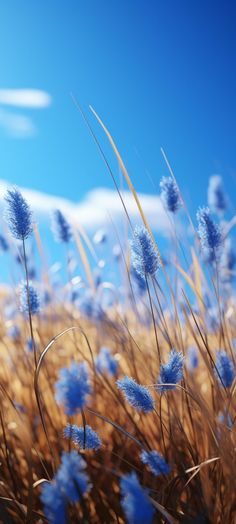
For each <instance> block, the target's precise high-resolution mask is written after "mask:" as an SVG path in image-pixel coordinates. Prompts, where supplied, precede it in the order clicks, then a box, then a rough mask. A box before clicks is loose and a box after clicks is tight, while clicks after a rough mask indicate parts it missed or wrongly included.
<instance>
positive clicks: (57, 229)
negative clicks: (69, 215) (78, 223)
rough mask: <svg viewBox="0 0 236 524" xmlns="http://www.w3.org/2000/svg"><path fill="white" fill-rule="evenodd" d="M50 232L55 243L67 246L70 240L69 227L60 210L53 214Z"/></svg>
mask: <svg viewBox="0 0 236 524" xmlns="http://www.w3.org/2000/svg"><path fill="white" fill-rule="evenodd" d="M52 231H53V233H54V236H55V239H56V241H57V242H60V243H65V244H68V242H70V240H71V238H72V233H71V227H70V225H69V223H68V222H67V220H66V218H65V217H64V215H63V213H62V212H61V211H60V209H55V211H54V213H53V216H52Z"/></svg>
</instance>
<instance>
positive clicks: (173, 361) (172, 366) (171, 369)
mask: <svg viewBox="0 0 236 524" xmlns="http://www.w3.org/2000/svg"><path fill="white" fill-rule="evenodd" d="M183 366H184V356H183V353H180V352H178V351H176V350H175V349H172V350H171V352H170V356H169V360H168V362H167V363H166V364H162V366H161V369H160V378H159V381H158V382H159V384H162V385H161V386H159V385H157V389H158V390H160V391H166V390H168V389H175V387H176V386H175V384H178V383H179V382H180V381H181V380H182V378H183ZM165 384H166V385H165ZM167 384H172V386H168V385H167Z"/></svg>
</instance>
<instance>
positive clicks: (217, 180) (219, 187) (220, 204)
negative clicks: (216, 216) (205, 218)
mask: <svg viewBox="0 0 236 524" xmlns="http://www.w3.org/2000/svg"><path fill="white" fill-rule="evenodd" d="M208 205H209V207H210V208H211V209H212V211H215V212H216V213H219V212H220V213H222V212H223V211H225V209H226V207H227V198H226V195H225V192H224V188H223V182H222V178H221V176H219V175H213V176H211V177H210V179H209V186H208Z"/></svg>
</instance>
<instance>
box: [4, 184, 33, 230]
mask: <svg viewBox="0 0 236 524" xmlns="http://www.w3.org/2000/svg"><path fill="white" fill-rule="evenodd" d="M5 200H6V202H7V204H8V207H7V209H6V212H5V220H6V222H7V224H8V227H9V229H10V231H11V234H12V236H13V237H14V238H16V239H17V240H24V239H26V238H28V236H29V235H30V234H31V233H32V230H33V226H32V212H31V209H30V207H29V205H28V203H27V202H26V200H25V199H24V197H23V196H22V194H21V192H20V191H19V189H17V188H15V187H14V188H13V189H8V191H7V193H6V196H5Z"/></svg>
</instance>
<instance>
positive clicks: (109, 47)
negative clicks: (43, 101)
mask: <svg viewBox="0 0 236 524" xmlns="http://www.w3.org/2000/svg"><path fill="white" fill-rule="evenodd" d="M235 22H236V17H235V5H234V2H230V1H196V2H195V1H193V2H189V1H184V0H180V1H179V2H175V1H170V0H166V1H165V2H164V1H158V0H156V1H152V0H151V1H149V2H144V1H142V0H141V1H135V0H130V1H124V0H123V1H119V2H115V1H114V0H101V1H99V2H98V1H95V0H94V1H91V0H86V1H81V0H79V1H78V0H77V1H73V0H71V1H70V2H64V1H62V2H56V1H54V0H52V1H50V2H45V1H44V2H39V1H35V2H30V1H27V0H25V1H24V2H21V3H20V4H19V2H17V1H16V0H15V1H13V0H8V1H5V2H1V6H0V48H1V54H0V70H1V86H0V88H2V89H6V88H9V89H10V88H35V89H41V90H43V91H46V92H48V93H49V94H50V95H51V97H52V104H51V106H50V107H48V108H45V109H24V108H18V109H17V108H12V107H10V106H9V108H6V107H5V108H4V110H6V109H7V110H8V111H10V112H14V113H16V112H17V113H20V114H24V115H27V116H29V117H30V118H32V119H33V122H34V126H35V127H36V128H37V132H36V134H35V135H34V136H33V137H28V138H24V139H23V138H21V139H19V138H10V137H9V136H6V133H5V132H4V130H3V129H1V134H0V141H1V155H0V170H1V178H4V179H7V180H9V181H11V182H13V183H17V184H18V185H21V186H26V187H31V188H35V189H38V190H41V191H45V192H47V193H51V194H56V195H58V196H63V197H65V198H69V199H72V200H74V201H78V200H80V199H81V198H82V197H83V196H84V195H85V194H86V192H87V191H89V190H90V189H92V188H93V187H94V186H102V187H112V181H111V180H110V178H109V175H108V173H107V172H106V169H105V167H104V165H103V163H102V161H101V159H100V157H99V154H98V152H97V150H96V147H95V145H94V143H93V142H92V139H91V137H90V135H89V133H88V130H87V129H86V126H85V124H84V122H83V121H82V119H81V116H80V114H79V113H78V112H77V110H76V109H75V107H74V105H73V102H72V100H71V98H70V92H71V91H73V93H74V94H75V96H76V97H77V98H78V100H79V102H80V104H81V105H82V107H83V109H84V110H85V111H86V112H87V114H89V110H88V105H89V104H92V105H93V106H94V107H95V109H96V110H97V112H98V113H99V114H100V115H101V116H102V118H103V119H104V121H105V122H106V124H107V125H108V127H109V128H110V130H111V132H112V134H113V136H114V138H115V140H116V141H117V144H118V146H119V148H120V151H121V153H122V155H123V158H124V160H125V162H126V164H127V167H128V168H129V172H130V174H131V176H132V178H133V180H134V183H135V185H136V188H137V189H138V190H139V191H143V192H147V193H152V192H153V184H152V182H151V180H150V178H149V176H148V174H147V172H148V173H149V174H150V177H151V178H152V180H153V182H154V185H156V186H158V183H159V179H160V176H161V175H162V174H163V173H165V166H164V163H163V160H162V157H161V154H160V147H161V146H163V147H164V148H165V149H166V151H167V153H168V156H169V159H170V161H171V163H172V165H173V167H174V170H175V174H176V177H177V179H178V181H179V184H180V185H181V188H182V189H183V190H184V192H185V194H186V195H187V197H188V199H189V204H190V205H191V203H193V206H196V205H197V204H198V203H203V200H204V198H205V188H206V180H207V178H208V176H209V175H211V174H212V173H214V172H220V173H222V175H223V176H224V178H225V181H226V185H227V186H228V188H229V190H232V189H234V183H235V173H236V171H235V170H236V159H235V138H236V136H235V135H236V130H235V126H236V124H235V123H236V103H235V92H236V75H235V50H236V49H235V47H236V43H235V36H234V30H235ZM89 118H90V121H91V123H92V124H93V126H94V129H95V131H96V133H97V135H98V137H99V140H100V141H101V143H102V144H103V146H104V148H105V151H106V153H107V155H108V157H109V159H111V158H112V155H111V154H110V148H109V147H108V146H107V143H106V140H105V137H104V136H103V135H102V133H101V131H100V129H99V127H98V125H97V124H96V122H95V121H94V119H93V117H92V115H91V116H90V115H89ZM113 166H114V167H115V168H116V163H115V162H113Z"/></svg>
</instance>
